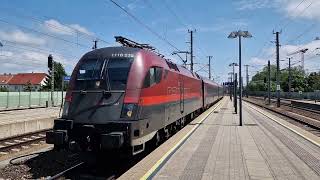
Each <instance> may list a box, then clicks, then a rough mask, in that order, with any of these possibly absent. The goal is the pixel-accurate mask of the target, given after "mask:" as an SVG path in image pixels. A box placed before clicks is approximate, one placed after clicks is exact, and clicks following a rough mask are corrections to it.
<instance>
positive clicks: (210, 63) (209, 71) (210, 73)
mask: <svg viewBox="0 0 320 180" xmlns="http://www.w3.org/2000/svg"><path fill="white" fill-rule="evenodd" d="M207 57H208V58H209V79H211V58H212V56H207Z"/></svg>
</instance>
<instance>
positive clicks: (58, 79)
mask: <svg viewBox="0 0 320 180" xmlns="http://www.w3.org/2000/svg"><path fill="white" fill-rule="evenodd" d="M66 75H67V73H66V71H65V69H64V67H63V65H62V64H61V63H59V62H54V89H55V90H61V87H62V78H63V77H64V76H66ZM41 90H45V91H49V90H51V73H50V71H48V75H47V77H46V82H45V85H44V86H43V87H42V89H41Z"/></svg>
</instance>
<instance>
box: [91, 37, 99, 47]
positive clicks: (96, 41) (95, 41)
mask: <svg viewBox="0 0 320 180" xmlns="http://www.w3.org/2000/svg"><path fill="white" fill-rule="evenodd" d="M93 43H94V44H93V47H92V49H97V43H98V40H97V39H96V40H94V41H93Z"/></svg>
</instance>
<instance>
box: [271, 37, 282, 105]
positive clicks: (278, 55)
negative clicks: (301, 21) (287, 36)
mask: <svg viewBox="0 0 320 180" xmlns="http://www.w3.org/2000/svg"><path fill="white" fill-rule="evenodd" d="M273 34H275V35H276V48H277V51H276V53H277V74H276V79H277V107H280V54H279V48H280V44H279V34H280V32H278V31H277V32H273Z"/></svg>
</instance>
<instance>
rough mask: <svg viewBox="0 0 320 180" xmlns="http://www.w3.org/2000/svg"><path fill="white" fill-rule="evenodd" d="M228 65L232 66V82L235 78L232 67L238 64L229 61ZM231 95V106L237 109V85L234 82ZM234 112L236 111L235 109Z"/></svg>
mask: <svg viewBox="0 0 320 180" xmlns="http://www.w3.org/2000/svg"><path fill="white" fill-rule="evenodd" d="M229 66H230V67H231V66H232V76H233V79H234V80H233V82H235V81H236V79H235V76H234V67H235V66H239V65H238V64H237V63H234V62H233V63H231V64H229ZM233 97H234V102H233V107H234V108H235V109H237V85H236V84H234V85H233ZM236 113H237V111H236Z"/></svg>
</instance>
